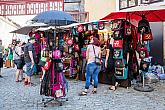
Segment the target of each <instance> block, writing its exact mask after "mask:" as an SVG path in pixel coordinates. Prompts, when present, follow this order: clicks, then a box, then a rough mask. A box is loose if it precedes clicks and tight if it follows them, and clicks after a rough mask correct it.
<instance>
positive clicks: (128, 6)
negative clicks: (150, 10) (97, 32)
mask: <svg viewBox="0 0 165 110" xmlns="http://www.w3.org/2000/svg"><path fill="white" fill-rule="evenodd" d="M126 1H127V6H126V7H124V8H121V2H122V0H119V10H123V9H127V8H131V7H135V6H138V0H135V5H134V6H130V5H129V0H126Z"/></svg>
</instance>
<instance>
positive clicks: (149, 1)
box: [141, 0, 163, 4]
mask: <svg viewBox="0 0 165 110" xmlns="http://www.w3.org/2000/svg"><path fill="white" fill-rule="evenodd" d="M162 1H163V0H141V3H142V4H150V3H155V2H162Z"/></svg>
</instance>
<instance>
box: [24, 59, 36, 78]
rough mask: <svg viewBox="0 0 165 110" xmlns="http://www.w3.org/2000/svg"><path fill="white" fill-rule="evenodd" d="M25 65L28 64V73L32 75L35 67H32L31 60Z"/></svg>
mask: <svg viewBox="0 0 165 110" xmlns="http://www.w3.org/2000/svg"><path fill="white" fill-rule="evenodd" d="M25 65H26V75H27V76H32V75H33V72H34V70H33V68H34V67H32V63H31V62H29V63H26V64H25Z"/></svg>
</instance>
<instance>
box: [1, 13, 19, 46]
mask: <svg viewBox="0 0 165 110" xmlns="http://www.w3.org/2000/svg"><path fill="white" fill-rule="evenodd" d="M18 28H20V26H19V25H18V24H16V23H15V22H13V21H12V20H11V19H9V18H7V17H3V16H0V32H1V33H0V39H1V40H2V45H3V46H5V47H7V46H8V45H9V44H11V43H12V39H13V37H15V36H13V33H10V32H11V31H13V30H16V29H18ZM14 39H15V38H14Z"/></svg>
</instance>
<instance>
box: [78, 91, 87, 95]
mask: <svg viewBox="0 0 165 110" xmlns="http://www.w3.org/2000/svg"><path fill="white" fill-rule="evenodd" d="M86 95H87V92H86V91H82V92H81V93H80V94H79V96H86Z"/></svg>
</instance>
